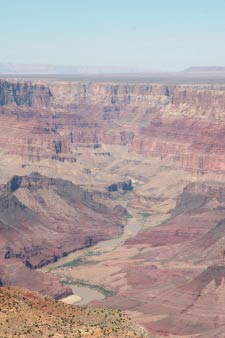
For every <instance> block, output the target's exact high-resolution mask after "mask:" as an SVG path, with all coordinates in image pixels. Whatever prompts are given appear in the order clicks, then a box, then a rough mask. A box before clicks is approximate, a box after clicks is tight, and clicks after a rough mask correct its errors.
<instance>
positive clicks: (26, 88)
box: [0, 81, 225, 173]
mask: <svg viewBox="0 0 225 338" xmlns="http://www.w3.org/2000/svg"><path fill="white" fill-rule="evenodd" d="M49 88H50V89H49ZM49 88H48V87H46V86H44V85H32V84H27V83H25V84H18V83H17V84H16V83H9V82H3V81H1V82H0V104H1V105H2V106H1V107H0V112H1V114H0V123H1V125H2V126H4V131H3V133H2V134H1V136H0V146H1V147H3V148H6V149H8V152H9V153H11V154H15V153H16V154H20V155H21V156H23V157H24V158H28V159H29V160H32V161H37V160H41V159H44V158H48V159H53V160H60V161H70V162H76V160H77V158H76V155H75V154H76V148H77V146H78V145H80V144H82V145H85V146H87V145H93V146H95V145H99V144H101V143H105V144H119V145H128V146H129V148H130V150H133V151H136V152H139V153H143V154H145V153H146V154H150V155H154V156H159V157H168V158H170V159H172V160H174V161H175V162H177V163H178V164H180V165H181V166H182V167H183V168H185V169H188V170H194V171H197V172H201V173H204V172H208V171H209V172H210V171H212V172H223V171H224V170H225V161H224V149H225V136H224V135H225V134H224V128H225V115H224V111H225V87H223V86H218V85H208V86H207V85H204V86H203V85H201V86H197V85H195V86H184V85H169V86H167V85H156V84H155V85H151V84H149V85H147V84H130V85H126V84H107V83H105V84H104V83H102V84H101V83H80V82H74V83H73V82H72V83H70V82H57V83H56V82H51V83H49ZM51 93H52V94H51ZM12 103H13V104H14V105H15V106H16V108H13V109H12V108H11V104H12ZM46 108H47V109H46Z"/></svg>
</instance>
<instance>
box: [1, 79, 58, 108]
mask: <svg viewBox="0 0 225 338" xmlns="http://www.w3.org/2000/svg"><path fill="white" fill-rule="evenodd" d="M51 96H52V94H51V92H50V90H49V88H47V87H46V86H44V85H36V84H32V83H27V82H24V83H21V82H8V81H4V80H0V106H5V105H10V104H13V105H16V106H28V107H32V106H33V107H36V106H37V107H47V106H48V105H49V103H50V99H51Z"/></svg>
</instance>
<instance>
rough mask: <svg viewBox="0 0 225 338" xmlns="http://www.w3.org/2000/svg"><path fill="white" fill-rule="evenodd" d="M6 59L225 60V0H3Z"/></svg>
mask: <svg viewBox="0 0 225 338" xmlns="http://www.w3.org/2000/svg"><path fill="white" fill-rule="evenodd" d="M0 47H1V48H0V62H18V63H49V64H74V65H103V66H106V65H112V66H128V67H133V66H134V67H144V68H150V69H162V70H180V69H182V68H185V67H188V66H192V65H223V66H225V0H161V1H160V0H82V1H81V0H36V1H35V0H11V1H9V0H0Z"/></svg>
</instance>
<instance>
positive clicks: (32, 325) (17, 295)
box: [0, 287, 148, 338]
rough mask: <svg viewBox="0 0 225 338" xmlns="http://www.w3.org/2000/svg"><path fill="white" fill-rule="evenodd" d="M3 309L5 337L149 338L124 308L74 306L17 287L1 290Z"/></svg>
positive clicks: (1, 330) (0, 323)
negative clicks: (130, 318) (108, 308)
mask: <svg viewBox="0 0 225 338" xmlns="http://www.w3.org/2000/svg"><path fill="white" fill-rule="evenodd" d="M0 308H1V311H0V334H1V337H7V338H8V337H32V338H34V337H35V338H36V337H68V338H69V337H71V338H74V337H87V338H88V337H96V338H97V337H99V338H100V337H102V338H103V337H121V338H122V337H124V338H125V337H127V338H128V337H129V338H132V337H140V338H141V337H148V335H147V333H145V332H144V330H142V329H141V328H140V327H138V326H137V325H135V324H133V323H132V322H131V321H130V320H129V318H128V317H127V316H126V315H125V314H124V313H122V312H121V311H115V310H107V309H86V308H78V307H77V308H74V307H72V306H70V305H66V304H63V303H60V302H55V301H52V300H50V299H49V298H47V297H41V296H40V295H39V294H38V293H35V292H31V291H29V290H26V289H22V288H17V287H11V288H1V289H0ZM15 318H16V320H15Z"/></svg>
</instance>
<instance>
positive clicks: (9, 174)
mask: <svg viewBox="0 0 225 338" xmlns="http://www.w3.org/2000/svg"><path fill="white" fill-rule="evenodd" d="M0 126H1V133H0V161H1V165H0V285H2V286H13V285H17V286H22V287H25V288H28V289H31V290H33V291H38V292H40V293H42V294H43V295H48V296H51V297H53V298H55V299H62V298H63V299H64V298H67V297H68V296H71V295H72V294H73V293H74V290H75V287H76V286H78V285H85V286H86V287H88V286H90V287H92V288H95V289H97V290H103V291H104V292H103V293H104V297H102V298H99V299H91V300H88V299H87V301H86V304H85V305H86V306H88V308H89V309H92V308H96V307H102V308H113V309H115V311H116V310H123V311H125V312H126V313H127V314H128V315H129V316H130V317H131V318H132V319H133V320H134V321H135V322H136V323H138V324H139V325H141V326H142V327H144V328H145V329H146V330H148V331H149V334H150V335H151V336H154V337H163V336H167V337H171V338H172V337H177V338H178V337H179V338H180V337H182V338H184V337H187V338H189V337H199V338H200V337H202V338H203V337H209V338H210V337H223V332H224V325H225V314H224V311H223V307H224V304H225V298H224V296H225V291H224V281H225V263H224V251H225V85H223V84H219V83H211V84H189V85H187V84H156V83H129V84H126V83H121V82H117V83H110V82H104V83H103V82H95V81H83V82H81V81H69V80H68V81H62V80H50V79H47V78H46V79H34V80H32V82H31V81H28V80H23V79H19V80H17V79H8V80H7V79H2V80H0ZM0 291H1V289H0ZM76 304H77V305H79V301H78V302H77V303H76ZM90 311H91V310H90ZM141 334H142V333H141ZM141 334H140V337H141V336H142V335H141ZM118 336H119V335H118Z"/></svg>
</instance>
